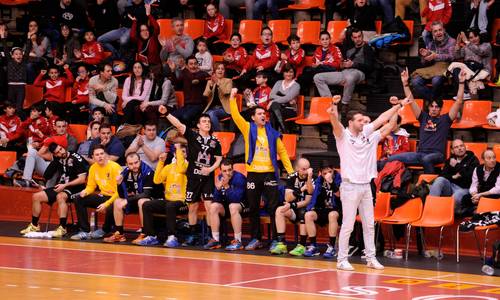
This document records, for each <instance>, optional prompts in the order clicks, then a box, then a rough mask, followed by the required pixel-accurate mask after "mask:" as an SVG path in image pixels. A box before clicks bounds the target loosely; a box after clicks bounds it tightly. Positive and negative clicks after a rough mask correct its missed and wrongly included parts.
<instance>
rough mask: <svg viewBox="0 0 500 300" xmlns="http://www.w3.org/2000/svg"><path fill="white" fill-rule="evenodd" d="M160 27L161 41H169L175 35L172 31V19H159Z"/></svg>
mask: <svg viewBox="0 0 500 300" xmlns="http://www.w3.org/2000/svg"><path fill="white" fill-rule="evenodd" d="M157 22H158V25H160V36H159V38H160V39H168V38H169V37H171V36H173V35H174V30H173V29H172V19H158V20H157Z"/></svg>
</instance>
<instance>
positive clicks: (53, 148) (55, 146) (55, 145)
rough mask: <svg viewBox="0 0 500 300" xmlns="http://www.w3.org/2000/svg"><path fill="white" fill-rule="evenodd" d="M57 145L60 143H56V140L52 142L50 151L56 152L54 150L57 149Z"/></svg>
mask: <svg viewBox="0 0 500 300" xmlns="http://www.w3.org/2000/svg"><path fill="white" fill-rule="evenodd" d="M57 146H59V145H58V144H56V143H54V142H52V143H50V145H49V151H50V152H51V153H54V151H56V149H57Z"/></svg>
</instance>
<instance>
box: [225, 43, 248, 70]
mask: <svg viewBox="0 0 500 300" xmlns="http://www.w3.org/2000/svg"><path fill="white" fill-rule="evenodd" d="M230 42H231V47H229V48H227V50H226V51H225V52H224V53H223V54H222V55H223V57H224V58H223V59H224V64H225V65H226V76H227V78H232V79H234V77H237V76H239V75H240V73H241V71H242V70H243V68H244V67H245V64H246V62H247V58H248V54H247V50H245V48H243V47H242V46H241V35H240V34H239V33H233V34H232V35H231V40H230Z"/></svg>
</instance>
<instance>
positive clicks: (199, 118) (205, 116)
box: [196, 113, 210, 124]
mask: <svg viewBox="0 0 500 300" xmlns="http://www.w3.org/2000/svg"><path fill="white" fill-rule="evenodd" d="M201 118H209V119H210V115H209V114H206V113H203V114H201V115H200V116H199V117H198V122H196V123H197V124H200V121H201Z"/></svg>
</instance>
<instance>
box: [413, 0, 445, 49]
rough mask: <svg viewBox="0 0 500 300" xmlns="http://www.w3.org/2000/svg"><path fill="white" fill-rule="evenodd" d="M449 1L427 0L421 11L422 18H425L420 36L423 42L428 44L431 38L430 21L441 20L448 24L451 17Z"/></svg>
mask: <svg viewBox="0 0 500 300" xmlns="http://www.w3.org/2000/svg"><path fill="white" fill-rule="evenodd" d="M451 13H452V11H451V2H450V0H429V1H427V7H426V8H424V10H423V11H422V14H421V15H422V19H425V20H427V23H425V29H424V30H423V31H422V37H423V38H424V42H425V44H426V45H427V44H429V43H430V42H431V40H432V34H431V32H432V29H431V26H432V23H433V22H435V21H439V22H442V23H443V24H444V25H446V24H448V22H450V19H451Z"/></svg>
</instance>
